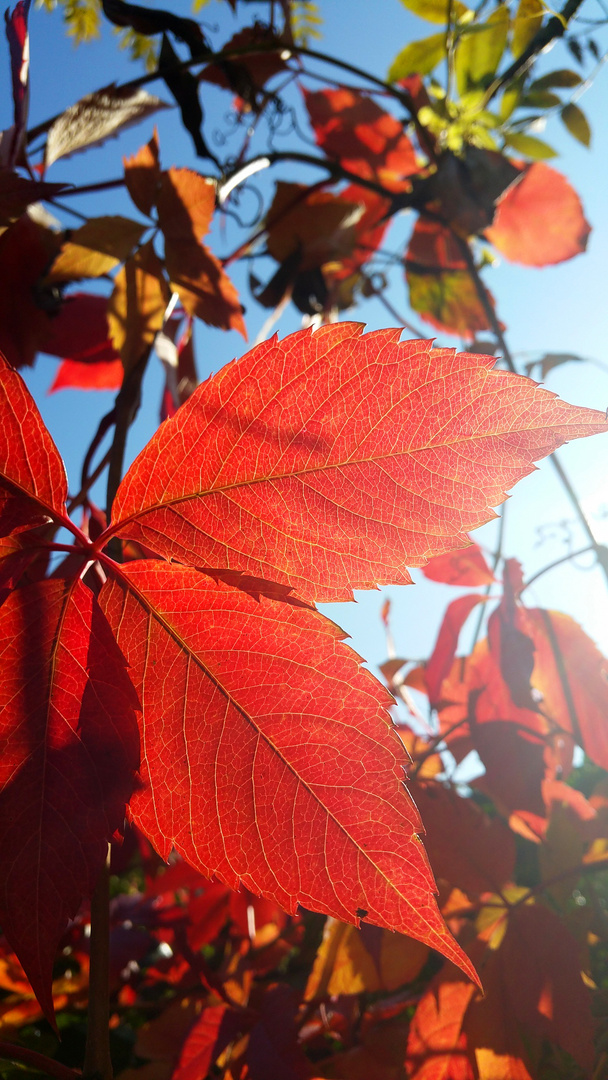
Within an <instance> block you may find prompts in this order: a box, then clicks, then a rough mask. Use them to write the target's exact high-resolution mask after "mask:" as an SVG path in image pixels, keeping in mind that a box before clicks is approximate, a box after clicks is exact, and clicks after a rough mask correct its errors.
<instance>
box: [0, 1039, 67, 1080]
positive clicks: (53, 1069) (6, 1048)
mask: <svg viewBox="0 0 608 1080" xmlns="http://www.w3.org/2000/svg"><path fill="white" fill-rule="evenodd" d="M0 1059H2V1061H18V1062H20V1064H22V1065H30V1066H31V1067H32V1069H36V1070H37V1071H38V1072H41V1073H44V1074H45V1075H46V1076H52V1077H55V1080H82V1074H81V1073H79V1072H78V1071H77V1070H76V1069H70V1068H69V1067H68V1066H67V1065H62V1064H61V1062H60V1061H55V1060H54V1059H53V1058H49V1057H46V1056H45V1054H38V1053H37V1052H36V1051H35V1050H27V1049H26V1048H25V1046H17V1044H16V1043H11V1042H6V1041H5V1040H2V1041H0Z"/></svg>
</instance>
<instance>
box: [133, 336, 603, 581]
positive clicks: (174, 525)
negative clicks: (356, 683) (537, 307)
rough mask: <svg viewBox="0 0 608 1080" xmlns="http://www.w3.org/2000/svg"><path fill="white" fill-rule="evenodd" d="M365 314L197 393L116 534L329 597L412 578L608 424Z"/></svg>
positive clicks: (159, 448)
mask: <svg viewBox="0 0 608 1080" xmlns="http://www.w3.org/2000/svg"><path fill="white" fill-rule="evenodd" d="M398 338H399V331H398V330H384V331H376V332H374V333H371V334H368V335H366V336H363V335H362V327H361V326H359V325H357V324H354V323H341V324H334V325H331V326H325V327H323V328H322V329H321V330H319V331H317V332H316V333H311V332H310V331H301V332H299V333H297V334H293V335H292V336H291V337H288V338H287V339H286V340H285V341H283V342H281V343H279V342H277V340H276V338H273V339H272V340H271V341H268V342H266V343H264V344H263V345H259V346H257V347H256V348H254V349H252V350H251V352H249V353H248V354H247V355H246V356H245V357H244V358H243V359H242V360H240V361H239V362H237V363H234V364H230V365H228V366H227V367H225V368H224V369H223V370H222V371H221V372H220V373H219V374H218V375H217V376H215V377H213V378H211V379H209V380H208V381H207V382H206V383H204V384H203V385H202V386H200V387H199V388H198V389H197V390H196V391H195V392H194V394H193V395H192V397H191V398H190V399H189V401H187V402H186V404H185V405H183V406H182V407H181V409H180V410H179V411H178V413H177V414H176V416H175V417H174V419H173V420H171V422H170V423H166V424H163V425H162V427H161V428H160V429H159V431H158V432H157V433H156V435H155V436H154V437H153V438H152V440H151V441H150V443H149V444H148V446H147V447H146V448H145V450H144V451H143V452H142V453H141V454H140V455H139V457H138V458H137V460H136V461H135V462H134V464H133V465H132V466H131V468H130V470H129V472H128V473H127V475H126V477H125V478H124V480H123V482H122V484H121V486H120V489H119V491H118V495H117V497H116V500H115V503H114V515H115V517H114V525H113V526H112V531H113V532H116V533H119V534H120V535H122V536H124V537H129V538H131V539H133V540H137V541H140V542H142V543H144V544H146V545H147V546H148V547H150V548H152V550H154V551H156V552H158V553H159V554H161V555H163V556H166V557H168V558H175V559H178V560H180V561H182V562H189V563H194V564H195V565H199V566H200V565H207V566H223V567H230V568H233V569H238V570H243V571H246V572H248V573H253V574H255V575H257V576H259V577H263V578H268V579H270V580H275V581H280V582H285V583H287V584H288V585H290V586H292V587H293V588H296V589H298V591H299V592H300V593H301V594H302V595H304V596H306V597H310V598H313V599H317V600H327V601H329V600H345V599H350V598H351V596H352V591H351V590H352V589H353V588H370V587H373V586H374V585H375V584H382V583H388V582H395V583H407V582H409V581H410V576H409V574H408V571H407V569H406V565H407V564H409V565H413V566H417V565H418V566H419V565H421V564H422V563H423V562H424V561H425V560H426V559H428V558H430V557H431V556H432V555H437V554H439V553H441V552H444V551H447V550H449V549H450V548H453V547H454V546H458V544H461V543H463V542H464V541H465V540H466V530H467V529H470V528H473V527H474V526H477V525H481V524H482V522H484V521H487V520H488V519H489V518H491V517H492V511H491V509H490V507H491V506H492V505H493V504H496V503H499V502H501V501H502V500H503V499H504V497H505V492H506V491H507V490H508V489H509V488H511V487H512V486H513V485H514V484H515V483H516V482H517V480H519V479H520V478H521V477H522V476H525V475H527V474H528V473H529V472H531V471H532V468H533V465H532V462H533V461H534V460H536V459H538V458H540V457H543V456H544V455H545V454H548V453H551V451H553V450H554V449H555V448H556V447H557V446H558V445H559V444H560V443H561V442H563V441H564V440H565V439H572V438H577V437H580V436H583V435H586V434H591V433H592V432H595V431H602V430H605V429H606V428H607V427H608V425H607V424H606V421H605V417H604V414H603V413H600V412H594V411H592V410H588V409H580V408H576V407H574V406H570V405H567V404H565V403H564V402H562V401H559V400H558V399H557V398H555V397H554V396H553V395H552V394H550V393H549V392H548V391H545V390H542V389H539V388H538V387H537V386H536V385H535V384H534V383H532V382H530V381H529V380H527V379H525V378H522V377H520V376H517V375H512V374H510V373H507V372H503V371H491V370H490V368H491V365H492V363H493V360H492V359H491V358H488V357H487V356H484V357H481V356H472V355H469V354H461V355H455V354H454V352H453V351H452V350H449V349H431V346H430V343H429V342H422V341H410V342H405V343H403V344H400V343H399V341H398Z"/></svg>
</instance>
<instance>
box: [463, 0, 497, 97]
mask: <svg viewBox="0 0 608 1080" xmlns="http://www.w3.org/2000/svg"><path fill="white" fill-rule="evenodd" d="M509 23H510V18H509V8H508V6H507V4H499V5H498V7H497V8H495V10H494V11H493V12H492V13H491V15H490V16H489V18H488V19H487V21H486V22H485V23H481V24H479V23H474V24H473V25H472V26H471V27H469V28H468V29H466V28H465V29H464V30H463V31H462V33H461V35H460V38H459V41H458V46H457V49H456V62H455V68H456V78H457V81H458V89H459V92H460V93H461V94H466V93H467V91H468V90H470V89H472V88H474V87H477V86H479V85H486V84H487V83H489V82H491V78H492V76H493V75H494V73H495V71H496V68H497V67H498V65H499V63H500V60H501V57H502V54H503V52H504V50H505V46H506V43H507V34H508V32H509Z"/></svg>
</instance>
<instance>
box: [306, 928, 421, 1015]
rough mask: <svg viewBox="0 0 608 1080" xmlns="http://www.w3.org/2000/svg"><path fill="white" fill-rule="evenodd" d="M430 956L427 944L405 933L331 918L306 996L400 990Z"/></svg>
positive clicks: (308, 997)
mask: <svg viewBox="0 0 608 1080" xmlns="http://www.w3.org/2000/svg"><path fill="white" fill-rule="evenodd" d="M428 957H429V952H428V948H427V947H426V946H425V945H423V944H422V943H421V942H419V941H415V940H414V939H413V938H407V937H404V936H403V934H391V932H390V930H382V929H381V928H380V927H377V926H367V925H365V924H363V926H362V927H361V928H360V929H357V928H356V927H354V926H348V925H346V924H345V923H341V922H338V920H337V919H331V918H330V919H327V922H326V923H325V929H324V931H323V940H322V942H321V944H320V946H319V948H318V950H317V955H316V957H315V961H314V965H313V969H312V971H311V973H310V976H309V979H308V983H307V985H306V991H305V995H304V997H305V1000H306V1001H311V1000H313V999H314V998H319V999H323V998H324V997H327V995H328V994H329V995H335V994H361V993H363V992H367V993H375V992H377V991H378V990H384V991H392V990H396V989H397V987H399V986H403V984H404V983H408V982H411V981H412V980H413V979H415V978H416V976H417V975H419V974H420V972H421V970H422V968H423V967H424V965H425V963H426V962H427V960H428Z"/></svg>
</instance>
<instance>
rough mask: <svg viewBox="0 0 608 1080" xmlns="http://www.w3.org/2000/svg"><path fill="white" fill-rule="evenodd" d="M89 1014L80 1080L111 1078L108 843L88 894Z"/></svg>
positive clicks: (110, 1079) (105, 1079) (109, 1079)
mask: <svg viewBox="0 0 608 1080" xmlns="http://www.w3.org/2000/svg"><path fill="white" fill-rule="evenodd" d="M90 942H91V967H90V970H89V1013H88V1019H87V1042H86V1049H85V1054H84V1070H83V1080H112V1075H113V1072H112V1059H111V1057H110V1040H109V1024H110V845H109V844H108V854H107V858H106V862H105V865H104V867H103V870H102V872H101V874H100V875H99V880H98V882H97V885H96V887H95V892H94V893H93V896H92V897H91V939H90Z"/></svg>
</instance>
